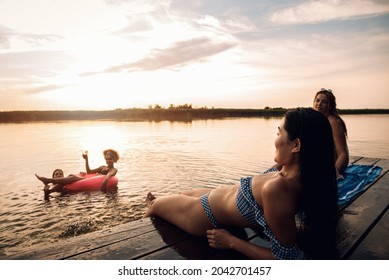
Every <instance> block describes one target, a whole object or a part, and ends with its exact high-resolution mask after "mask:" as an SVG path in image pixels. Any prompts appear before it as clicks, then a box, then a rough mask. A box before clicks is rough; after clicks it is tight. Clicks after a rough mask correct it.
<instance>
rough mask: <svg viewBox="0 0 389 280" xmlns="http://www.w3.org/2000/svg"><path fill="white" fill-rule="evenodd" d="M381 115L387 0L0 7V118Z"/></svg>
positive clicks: (110, 0) (386, 87)
mask: <svg viewBox="0 0 389 280" xmlns="http://www.w3.org/2000/svg"><path fill="white" fill-rule="evenodd" d="M321 88H329V89H332V91H333V92H334V94H335V96H336V98H337V104H338V108H341V109H360V108H389V0H375V1H370V0H342V1H341V0H312V1H292V0H280V1H273V0H263V1H261V0H257V1H254V0H223V1H221V0H208V1H202V0H191V1H179V0H134V1H131V0H128V1H126V0H34V1H29V0H0V98H1V102H0V111H14V110H111V109H119V108H121V109H127V108H148V107H149V106H155V105H160V106H162V107H166V108H167V107H169V106H170V105H171V104H173V105H175V106H177V105H183V104H192V106H193V107H195V108H196V107H208V108H211V107H215V108H253V109H257V108H258V109H261V108H265V107H284V108H294V107H300V106H302V107H308V106H312V101H313V98H314V94H315V93H316V92H317V91H318V90H320V89H321Z"/></svg>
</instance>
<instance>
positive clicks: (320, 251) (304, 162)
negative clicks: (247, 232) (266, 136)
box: [145, 108, 337, 259]
mask: <svg viewBox="0 0 389 280" xmlns="http://www.w3.org/2000/svg"><path fill="white" fill-rule="evenodd" d="M275 148H276V151H275V161H276V162H277V163H279V164H281V165H282V166H283V167H282V169H281V170H280V171H278V172H269V173H266V174H261V175H257V176H254V177H248V178H242V179H241V180H240V185H235V186H227V187H220V188H216V189H212V190H211V191H210V190H209V189H194V190H188V191H185V192H183V193H181V194H178V195H169V196H163V197H158V198H156V197H155V196H154V195H153V194H151V193H148V194H147V197H146V203H147V206H148V210H147V212H146V214H145V217H149V216H159V217H161V218H163V219H165V220H167V221H169V222H171V223H172V224H174V225H176V226H178V227H180V228H181V229H183V230H185V231H186V232H188V233H190V234H193V235H198V236H207V237H208V242H209V245H210V246H211V247H214V248H219V249H233V250H236V251H238V252H240V253H242V254H244V255H246V256H247V257H249V258H252V259H301V258H304V257H309V258H319V259H324V258H331V255H330V253H332V252H331V249H332V248H334V246H333V245H334V241H335V238H336V225H337V187H336V172H335V167H334V153H333V151H334V142H333V137H332V131H331V126H330V124H329V122H328V119H327V118H326V117H325V116H324V115H323V114H322V113H319V112H317V111H315V110H313V109H304V108H300V109H296V110H291V111H288V112H287V113H286V114H285V116H284V118H283V119H282V121H281V124H280V126H279V128H278V132H277V137H276V140H275ZM296 217H298V219H296ZM257 226H260V228H261V229H262V230H263V233H264V234H265V235H266V236H267V237H268V238H269V240H270V242H271V248H265V247H261V246H258V245H255V244H253V243H250V242H247V241H245V240H242V239H239V238H238V237H235V236H234V235H232V234H230V233H229V232H228V231H227V230H226V228H228V227H257ZM300 234H301V236H302V237H303V242H298V240H299V238H298V237H299V236H300ZM303 251H304V253H306V255H304V253H303Z"/></svg>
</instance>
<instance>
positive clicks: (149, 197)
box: [143, 192, 156, 218]
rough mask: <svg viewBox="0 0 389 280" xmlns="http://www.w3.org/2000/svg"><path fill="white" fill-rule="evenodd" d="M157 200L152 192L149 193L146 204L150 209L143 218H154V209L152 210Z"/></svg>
mask: <svg viewBox="0 0 389 280" xmlns="http://www.w3.org/2000/svg"><path fill="white" fill-rule="evenodd" d="M155 199H156V197H155V196H154V195H153V194H152V193H151V192H149V193H148V194H147V195H146V199H145V202H146V205H147V207H148V209H147V211H146V213H145V215H144V216H143V218H147V217H150V216H152V208H151V206H152V205H153V202H154V200H155Z"/></svg>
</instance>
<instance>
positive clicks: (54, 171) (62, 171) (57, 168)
mask: <svg viewBox="0 0 389 280" xmlns="http://www.w3.org/2000/svg"><path fill="white" fill-rule="evenodd" d="M57 171H61V172H62V174H63V170H62V169H59V168H57V169H55V170H54V171H53V174H52V175H51V177H52V178H54V174H55V172H57Z"/></svg>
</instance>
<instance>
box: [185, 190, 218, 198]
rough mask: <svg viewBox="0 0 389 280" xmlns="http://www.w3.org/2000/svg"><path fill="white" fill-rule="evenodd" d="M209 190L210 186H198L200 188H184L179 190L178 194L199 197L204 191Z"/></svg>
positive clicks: (207, 191)
mask: <svg viewBox="0 0 389 280" xmlns="http://www.w3.org/2000/svg"><path fill="white" fill-rule="evenodd" d="M210 191H212V189H211V188H200V189H191V190H185V191H183V192H181V193H180V194H183V195H188V196H193V197H200V196H203V195H204V194H206V193H209V192H210Z"/></svg>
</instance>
